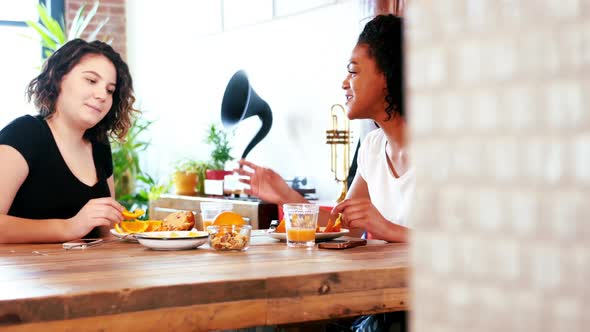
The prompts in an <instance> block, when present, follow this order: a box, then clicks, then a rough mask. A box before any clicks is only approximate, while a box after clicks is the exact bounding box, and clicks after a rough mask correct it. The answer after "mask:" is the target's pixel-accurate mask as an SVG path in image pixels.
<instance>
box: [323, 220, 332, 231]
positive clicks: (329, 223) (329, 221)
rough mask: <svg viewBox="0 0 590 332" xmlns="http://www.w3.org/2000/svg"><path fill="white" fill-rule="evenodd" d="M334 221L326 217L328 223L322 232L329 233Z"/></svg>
mask: <svg viewBox="0 0 590 332" xmlns="http://www.w3.org/2000/svg"><path fill="white" fill-rule="evenodd" d="M333 229H334V222H333V221H332V219H328V224H327V225H326V228H324V233H331V232H333V231H334V230H333Z"/></svg>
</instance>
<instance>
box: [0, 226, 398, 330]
mask: <svg viewBox="0 0 590 332" xmlns="http://www.w3.org/2000/svg"><path fill="white" fill-rule="evenodd" d="M407 276H408V248H407V246H406V245H402V244H385V243H383V242H381V241H370V242H369V244H368V245H367V246H364V247H357V248H352V249H346V250H325V249H317V247H316V248H314V249H313V250H306V249H298V248H288V247H287V246H286V245H285V244H284V243H281V242H278V241H277V240H275V239H271V238H268V237H264V236H263V237H254V238H252V245H251V246H250V248H249V250H248V251H246V252H216V251H214V250H213V249H211V248H209V247H208V246H207V245H205V246H203V247H200V248H198V249H195V250H186V251H153V250H150V249H146V248H144V247H143V246H141V245H139V244H137V243H133V242H111V243H106V244H103V245H102V246H98V247H94V248H90V249H86V250H70V251H65V250H64V249H62V248H61V244H46V245H0V331H7V330H10V331H31V330H45V331H48V330H60V331H63V330H71V331H85V330H121V331H128V330H145V331H181V330H192V331H195V330H209V329H229V328H239V327H249V326H260V325H277V324H286V323H293V322H306V321H316V320H324V319H334V318H338V317H348V316H355V315H361V314H369V313H380V312H387V311H397V310H405V309H407V307H408V290H407Z"/></svg>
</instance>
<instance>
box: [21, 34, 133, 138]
mask: <svg viewBox="0 0 590 332" xmlns="http://www.w3.org/2000/svg"><path fill="white" fill-rule="evenodd" d="M88 54H99V55H103V56H104V57H106V58H107V59H109V60H110V61H111V62H112V63H113V65H114V66H115V70H116V72H117V82H116V87H115V91H114V93H113V105H112V106H111V109H110V110H109V112H108V113H107V115H106V116H105V117H104V118H103V119H102V120H101V121H100V122H99V123H97V124H96V125H95V126H94V127H92V128H90V129H88V130H86V132H85V133H84V138H85V139H88V140H92V141H102V142H106V141H107V140H108V137H109V136H110V137H113V138H117V139H119V140H123V138H124V137H125V135H126V134H127V131H128V130H129V128H130V127H131V124H132V115H133V113H134V112H139V111H138V110H136V109H134V108H133V103H134V102H135V96H134V94H133V81H132V79H131V74H130V73H129V67H128V66H127V64H126V63H125V61H123V59H122V58H121V56H120V55H119V53H117V52H116V51H115V50H114V49H113V48H112V47H111V46H109V45H108V44H106V43H103V42H101V41H98V40H96V41H93V42H90V43H89V42H86V41H84V40H82V39H74V40H71V41H69V42H67V43H66V44H64V45H63V46H62V47H60V48H59V49H58V50H57V51H55V52H54V53H53V54H52V55H51V56H50V57H49V58H48V59H47V60H46V61H45V63H44V65H43V69H42V70H41V73H40V74H39V76H37V77H35V78H34V79H33V80H32V81H31V82H30V83H29V85H28V87H27V91H26V95H27V98H28V100H29V102H30V101H31V100H33V101H34V103H35V106H36V107H37V108H38V109H39V114H40V115H42V116H43V117H44V118H45V119H48V118H50V117H51V116H52V115H53V114H54V113H55V104H56V102H57V97H58V96H59V94H60V92H61V91H60V89H61V81H62V79H63V77H64V76H65V75H66V74H68V73H69V72H70V71H71V70H72V68H74V67H75V66H76V65H77V64H78V63H80V61H81V59H82V58H83V57H84V56H86V55H88Z"/></svg>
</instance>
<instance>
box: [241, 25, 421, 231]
mask: <svg viewBox="0 0 590 332" xmlns="http://www.w3.org/2000/svg"><path fill="white" fill-rule="evenodd" d="M347 69H348V75H347V76H346V78H345V80H344V82H343V84H342V88H343V89H344V91H345V96H346V107H347V109H348V112H347V116H348V118H349V119H351V120H352V119H371V120H373V121H374V122H375V123H377V124H378V125H379V127H380V128H378V129H376V130H374V131H372V132H370V133H369V134H368V135H367V137H366V138H365V139H364V141H363V143H362V144H361V147H360V149H359V152H358V172H357V175H356V177H355V178H354V180H353V182H352V185H351V187H350V190H349V191H348V194H347V197H346V199H345V200H344V201H343V202H342V203H340V204H338V205H337V206H335V207H334V209H333V210H332V216H331V217H332V218H333V219H334V218H335V217H336V215H337V214H338V213H341V214H342V224H343V226H344V227H345V228H351V229H353V230H355V232H353V233H352V234H355V235H358V234H362V233H363V232H365V231H366V232H367V234H368V236H369V237H372V238H377V239H382V240H386V241H390V242H406V241H407V239H408V228H407V227H408V214H409V210H410V206H411V203H412V200H413V195H414V187H415V181H416V180H415V175H414V171H413V169H412V168H411V167H410V161H409V157H408V153H407V137H406V134H407V122H406V115H405V112H404V103H403V38H402V19H401V18H399V17H396V16H394V15H378V16H376V17H375V18H373V19H372V20H371V21H370V22H368V23H367V24H366V25H365V27H364V29H363V31H362V33H361V34H360V36H359V38H358V41H357V44H356V46H355V47H354V49H353V50H352V55H351V58H350V62H349V64H348V68H347ZM240 164H241V165H245V166H248V167H249V168H250V169H251V171H250V170H246V169H240V170H238V172H239V173H240V174H241V175H245V176H248V177H249V178H247V179H243V180H241V181H242V182H244V183H246V184H249V185H250V188H249V189H248V190H246V193H248V194H252V195H255V196H258V197H260V198H262V199H264V200H266V201H269V202H274V203H276V204H284V203H305V202H307V201H306V200H305V199H304V198H303V197H302V196H301V195H299V194H298V193H297V192H296V191H295V190H293V189H292V188H290V187H289V186H288V185H287V184H286V183H285V181H283V179H282V178H281V177H280V176H279V175H278V174H277V173H276V172H274V171H273V170H271V169H268V168H264V167H260V166H258V165H255V164H253V163H251V162H249V161H245V160H241V161H240ZM320 218H327V216H326V215H325V214H324V215H322V212H320Z"/></svg>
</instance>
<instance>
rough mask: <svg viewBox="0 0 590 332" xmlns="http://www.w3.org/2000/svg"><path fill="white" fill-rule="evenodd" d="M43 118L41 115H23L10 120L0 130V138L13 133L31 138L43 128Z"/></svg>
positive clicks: (9, 136) (5, 137) (7, 136)
mask: <svg viewBox="0 0 590 332" xmlns="http://www.w3.org/2000/svg"><path fill="white" fill-rule="evenodd" d="M43 121H45V120H43V118H42V117H41V116H32V115H28V114H27V115H23V116H20V117H18V118H16V119H14V120H12V121H11V122H10V123H9V124H8V125H6V127H4V128H3V129H2V130H1V131H0V138H1V139H7V138H12V137H13V136H14V135H18V137H23V136H24V134H25V133H26V135H27V136H28V139H31V138H32V136H38V134H40V133H41V131H42V129H43Z"/></svg>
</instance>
